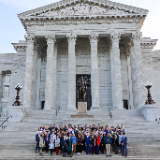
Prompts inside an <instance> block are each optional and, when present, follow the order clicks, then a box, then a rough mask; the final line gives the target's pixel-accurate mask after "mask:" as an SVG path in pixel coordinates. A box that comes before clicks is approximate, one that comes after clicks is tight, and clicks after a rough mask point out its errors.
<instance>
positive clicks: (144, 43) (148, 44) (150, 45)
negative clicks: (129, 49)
mask: <svg viewBox="0 0 160 160" xmlns="http://www.w3.org/2000/svg"><path fill="white" fill-rule="evenodd" d="M157 41H158V39H151V38H149V37H146V38H142V39H141V48H142V49H154V47H155V45H156V44H157Z"/></svg>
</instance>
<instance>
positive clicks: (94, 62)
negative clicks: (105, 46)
mask: <svg viewBox="0 0 160 160" xmlns="http://www.w3.org/2000/svg"><path fill="white" fill-rule="evenodd" d="M89 39H90V44H91V94H92V108H91V109H100V106H99V77H98V35H97V34H91V35H90V36H89Z"/></svg>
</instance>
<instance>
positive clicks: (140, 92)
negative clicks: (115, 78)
mask: <svg viewBox="0 0 160 160" xmlns="http://www.w3.org/2000/svg"><path fill="white" fill-rule="evenodd" d="M141 36H142V34H141V32H139V31H137V32H133V33H132V39H133V43H134V56H135V74H136V84H135V85H136V90H137V94H136V102H137V105H136V106H134V107H135V109H136V108H140V107H142V106H143V105H144V103H145V101H144V99H145V98H144V86H143V77H142V56H141V48H140V40H141Z"/></svg>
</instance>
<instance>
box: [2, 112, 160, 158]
mask: <svg viewBox="0 0 160 160" xmlns="http://www.w3.org/2000/svg"><path fill="white" fill-rule="evenodd" d="M76 113H77V111H59V112H57V115H56V113H55V111H46V110H38V111H29V112H28V113H27V115H26V116H25V117H24V118H23V120H22V122H20V123H9V122H7V123H5V126H7V127H6V128H5V129H1V128H0V137H1V138H0V150H1V152H0V158H3V159H11V158H12V159H51V158H52V159H63V158H62V157H61V156H52V157H50V155H49V154H46V153H44V156H41V157H40V156H39V155H38V154H35V152H34V148H35V141H34V139H35V134H36V131H37V129H38V127H40V126H41V125H45V126H49V125H53V124H54V123H55V124H56V126H58V125H64V124H72V125H74V124H76V125H77V124H83V123H85V124H86V123H87V124H88V125H91V124H98V123H101V125H103V126H105V125H109V126H111V125H113V126H114V127H115V126H117V125H118V124H119V125H121V124H124V126H125V131H126V134H127V137H128V159H134V158H137V157H138V158H139V159H142V158H144V157H145V159H147V158H151V157H152V156H153V157H154V158H157V157H160V152H159V149H160V148H159V146H160V145H159V144H160V124H158V122H156V121H155V122H147V121H146V120H145V119H144V117H143V116H142V115H141V113H140V110H113V111H89V112H88V114H90V115H94V118H83V119H82V118H71V117H70V115H75V114H76ZM89 157H90V158H92V159H97V156H96V155H94V156H88V158H89ZM98 157H99V159H106V157H105V156H104V155H99V156H98ZM82 158H86V155H82V154H80V155H74V156H73V159H82ZM121 158H122V157H121V155H120V154H118V155H115V154H114V153H113V156H112V159H121ZM122 159H123V158H122Z"/></svg>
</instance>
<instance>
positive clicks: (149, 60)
mask: <svg viewBox="0 0 160 160" xmlns="http://www.w3.org/2000/svg"><path fill="white" fill-rule="evenodd" d="M143 65H144V66H148V67H150V66H152V58H151V57H144V58H143Z"/></svg>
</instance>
